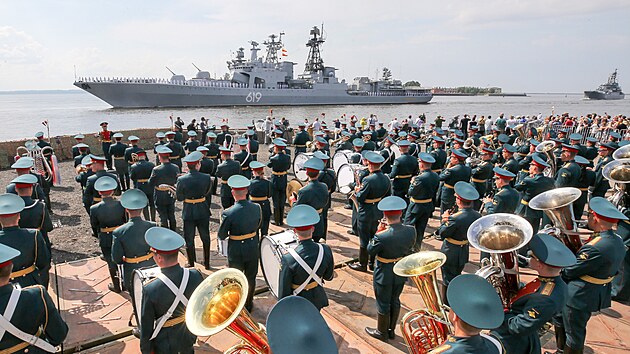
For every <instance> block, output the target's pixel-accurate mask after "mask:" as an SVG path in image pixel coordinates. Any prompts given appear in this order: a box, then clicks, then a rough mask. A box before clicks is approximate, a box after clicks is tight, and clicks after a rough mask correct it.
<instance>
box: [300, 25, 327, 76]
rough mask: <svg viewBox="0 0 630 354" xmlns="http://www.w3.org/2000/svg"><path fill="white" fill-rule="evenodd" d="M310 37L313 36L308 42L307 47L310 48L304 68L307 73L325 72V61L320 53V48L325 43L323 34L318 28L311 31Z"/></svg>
mask: <svg viewBox="0 0 630 354" xmlns="http://www.w3.org/2000/svg"><path fill="white" fill-rule="evenodd" d="M310 35H311V36H313V37H312V38H311V39H309V40H308V42H307V43H306V46H307V47H309V48H310V49H309V51H308V58H307V60H306V66H305V67H304V72H305V73H313V72H320V71H322V72H323V71H324V60H323V59H322V56H321V53H320V46H321V45H322V44H323V43H324V41H325V40H324V39H323V38H322V36H321V32H320V31H319V28H317V26H315V27H313V29H311V32H310Z"/></svg>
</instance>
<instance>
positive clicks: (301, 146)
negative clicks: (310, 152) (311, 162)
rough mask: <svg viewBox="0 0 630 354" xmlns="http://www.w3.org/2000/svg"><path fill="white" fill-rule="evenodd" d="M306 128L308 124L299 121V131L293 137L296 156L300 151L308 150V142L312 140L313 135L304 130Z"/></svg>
mask: <svg viewBox="0 0 630 354" xmlns="http://www.w3.org/2000/svg"><path fill="white" fill-rule="evenodd" d="M304 128H306V124H304V123H303V122H302V123H299V124H298V131H297V133H295V136H294V137H293V146H295V156H297V155H298V154H300V153H304V152H306V143H307V142H309V141H311V136H310V135H308V132H307V131H306V130H304Z"/></svg>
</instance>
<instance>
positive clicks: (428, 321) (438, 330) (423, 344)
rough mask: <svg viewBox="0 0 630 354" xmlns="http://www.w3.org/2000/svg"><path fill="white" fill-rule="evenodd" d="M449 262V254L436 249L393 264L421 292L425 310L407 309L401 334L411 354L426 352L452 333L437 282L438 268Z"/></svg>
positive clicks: (398, 273) (399, 273)
mask: <svg viewBox="0 0 630 354" xmlns="http://www.w3.org/2000/svg"><path fill="white" fill-rule="evenodd" d="M444 262H446V255H445V254H444V253H442V252H437V251H420V252H417V253H414V254H411V255H409V256H407V257H405V258H403V259H401V260H399V261H398V262H396V264H395V265H394V273H395V274H396V275H398V276H400V277H406V278H411V280H413V282H414V284H415V285H416V287H417V288H418V290H419V291H420V296H421V297H422V300H423V301H424V304H425V305H426V307H427V308H426V309H423V310H413V311H410V312H407V313H406V314H405V316H403V318H402V320H401V327H402V329H401V330H402V333H403V336H404V338H405V342H407V346H408V347H409V352H410V353H412V354H424V353H428V352H429V351H431V350H432V349H433V348H435V347H437V346H439V345H441V344H442V343H443V342H444V341H445V340H446V339H447V337H448V335H449V333H451V332H452V331H451V329H450V327H451V324H450V322H449V320H448V316H447V315H446V309H447V307H446V305H444V302H443V301H442V298H441V296H440V291H439V288H438V284H437V276H436V273H437V269H438V268H440V267H441V266H442V264H444Z"/></svg>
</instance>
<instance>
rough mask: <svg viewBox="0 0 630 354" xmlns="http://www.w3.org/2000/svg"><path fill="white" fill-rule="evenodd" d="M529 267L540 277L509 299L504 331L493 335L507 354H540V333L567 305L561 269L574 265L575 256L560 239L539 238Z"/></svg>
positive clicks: (530, 244)
mask: <svg viewBox="0 0 630 354" xmlns="http://www.w3.org/2000/svg"><path fill="white" fill-rule="evenodd" d="M529 246H530V249H531V251H530V258H529V264H528V267H529V268H530V269H532V270H534V271H535V272H536V273H537V274H538V277H537V278H535V279H534V280H532V281H530V282H529V283H527V284H526V285H525V286H523V287H522V288H520V289H519V290H518V292H517V293H516V295H515V296H514V297H512V298H511V299H510V306H509V309H508V310H507V312H506V313H505V318H504V319H503V324H501V327H499V328H497V329H495V330H493V331H492V335H493V336H495V337H497V338H498V339H499V340H500V341H501V342H502V343H503V345H504V346H505V349H506V352H507V353H513V354H539V353H540V352H541V344H540V337H539V335H538V332H539V331H540V330H542V329H543V327H544V326H545V324H546V323H547V322H549V321H551V319H552V317H553V316H554V315H555V314H556V313H558V312H560V311H562V309H563V308H564V306H565V304H566V292H567V284H566V283H565V282H564V280H562V277H561V276H560V273H561V271H562V268H564V267H568V266H571V265H573V264H575V262H576V259H575V255H573V253H572V252H571V250H569V249H568V248H567V246H565V245H564V243H562V242H561V241H559V240H558V239H557V238H555V237H553V236H550V235H547V234H538V235H534V237H533V238H532V239H531V241H530V242H529Z"/></svg>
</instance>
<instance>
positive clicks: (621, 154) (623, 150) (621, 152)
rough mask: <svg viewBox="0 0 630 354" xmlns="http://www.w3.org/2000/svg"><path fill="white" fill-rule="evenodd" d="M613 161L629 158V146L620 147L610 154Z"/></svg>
mask: <svg viewBox="0 0 630 354" xmlns="http://www.w3.org/2000/svg"><path fill="white" fill-rule="evenodd" d="M612 157H613V159H615V160H621V159H627V158H630V145H626V146H622V147H620V148H619V149H617V150H615V152H613V154H612Z"/></svg>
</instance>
